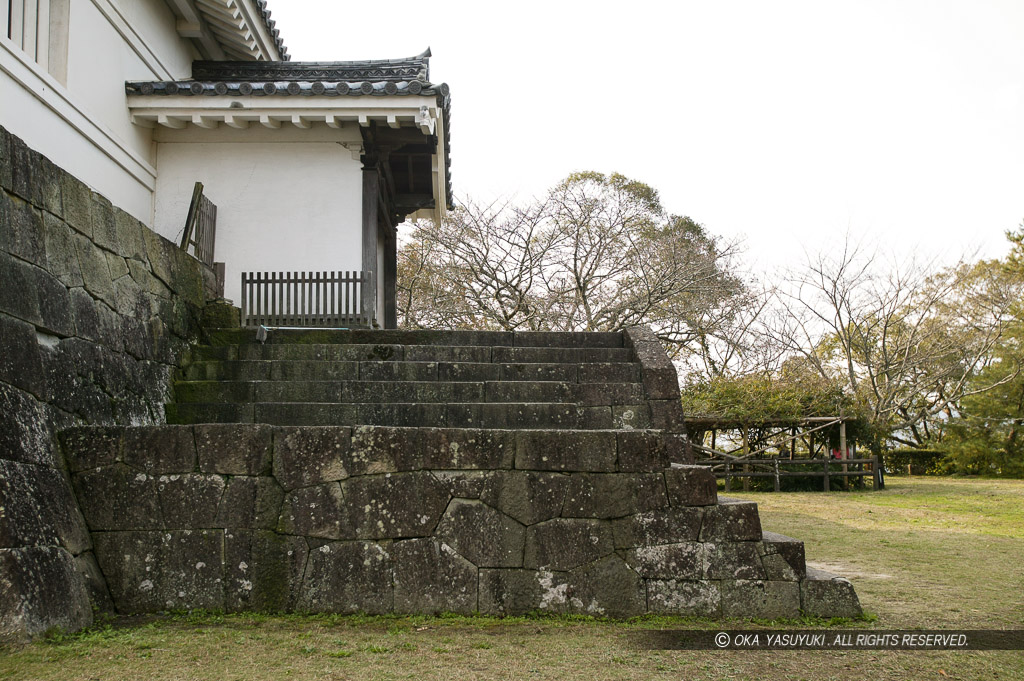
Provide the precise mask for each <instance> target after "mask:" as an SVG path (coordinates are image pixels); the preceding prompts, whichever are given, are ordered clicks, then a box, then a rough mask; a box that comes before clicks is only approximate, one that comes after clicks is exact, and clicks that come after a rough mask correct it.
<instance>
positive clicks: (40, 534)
mask: <svg viewBox="0 0 1024 681" xmlns="http://www.w3.org/2000/svg"><path fill="white" fill-rule="evenodd" d="M47 473H49V474H50V475H53V474H56V471H55V470H54V469H52V468H48V467H44V466H34V465H31V464H23V463H18V462H16V461H7V460H5V459H0V548H20V547H24V546H38V545H55V544H59V543H60V539H59V538H58V536H57V530H56V528H55V527H53V525H52V523H48V522H46V518H45V517H44V515H43V514H44V513H45V512H46V511H48V510H49V508H48V506H47V504H48V500H46V499H45V497H43V496H42V491H43V490H42V489H40V484H39V483H40V478H42V477H43V476H45V475H47Z"/></svg>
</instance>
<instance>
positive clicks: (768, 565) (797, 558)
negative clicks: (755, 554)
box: [761, 532, 807, 580]
mask: <svg viewBox="0 0 1024 681" xmlns="http://www.w3.org/2000/svg"><path fill="white" fill-rule="evenodd" d="M761 541H762V545H761V548H762V551H761V562H762V563H763V564H764V569H765V572H766V573H767V575H768V579H774V580H793V579H797V580H799V579H803V578H804V577H806V576H807V564H806V563H805V561H804V543H803V542H802V541H800V540H799V539H793V538H791V537H786V536H784V535H781V534H776V533H775V532H762V533H761Z"/></svg>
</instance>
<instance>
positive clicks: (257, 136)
mask: <svg viewBox="0 0 1024 681" xmlns="http://www.w3.org/2000/svg"><path fill="white" fill-rule="evenodd" d="M360 139H361V138H360V134H359V130H358V128H357V127H356V126H354V125H353V126H344V127H342V128H341V129H331V128H328V127H327V126H326V125H323V124H316V125H314V126H313V127H311V128H310V129H308V130H302V129H298V128H281V129H279V130H270V129H265V128H261V127H256V126H253V127H251V128H249V129H247V130H235V129H231V128H226V127H223V126H222V127H220V128H217V129H214V130H203V129H199V128H194V127H191V126H190V127H189V128H186V129H183V130H168V129H160V130H159V131H158V132H157V140H158V143H157V169H158V174H157V178H158V179H157V187H156V219H155V225H154V228H155V230H156V231H157V233H159V234H162V235H163V236H165V237H167V238H168V239H171V240H172V241H179V240H180V239H181V233H182V229H183V227H184V223H185V217H186V215H187V214H188V205H189V201H190V200H191V198H192V189H193V186H194V184H195V182H197V181H199V182H202V183H203V185H204V193H205V194H206V196H207V197H209V199H210V200H211V201H213V203H214V204H216V206H217V241H216V245H215V250H214V258H215V259H216V260H218V261H221V262H224V263H225V270H226V271H225V277H226V281H225V290H224V295H225V297H227V298H229V299H231V300H233V301H234V302H235V303H236V304H239V303H240V302H241V300H240V289H241V283H240V281H241V273H242V272H243V271H267V272H270V271H278V272H280V271H305V272H309V271H344V270H361V269H362V219H361V216H362V203H361V201H362V199H361V197H362V170H361V168H362V165H361V164H360V162H359V161H358V160H357V159H356V158H353V152H351V151H350V150H349V149H348V148H347V147H346V146H344V145H346V144H348V145H350V146H352V147H353V148H358V147H357V146H356V145H357V144H358V142H359V140H360ZM357 153H358V152H357Z"/></svg>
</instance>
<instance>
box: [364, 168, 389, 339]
mask: <svg viewBox="0 0 1024 681" xmlns="http://www.w3.org/2000/svg"><path fill="white" fill-rule="evenodd" d="M379 194H380V177H379V176H378V174H377V158H376V156H373V157H370V156H364V157H363V271H365V272H369V273H370V281H369V282H368V283H367V284H364V285H363V287H362V296H361V300H360V303H361V305H362V308H363V310H362V312H363V315H364V316H366V317H368V318H369V319H371V320H372V319H374V318H375V317H376V315H377V277H378V276H379V275H380V273H379V272H377V229H378V226H377V205H378V203H379V196H378V195H379ZM381 321H384V320H381Z"/></svg>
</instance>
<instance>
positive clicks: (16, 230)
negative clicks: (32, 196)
mask: <svg viewBox="0 0 1024 681" xmlns="http://www.w3.org/2000/svg"><path fill="white" fill-rule="evenodd" d="M3 204H5V206H4V211H5V212H6V213H7V215H6V219H4V220H0V229H3V230H4V231H3V232H0V247H3V248H4V249H5V250H6V251H7V252H8V253H10V254H11V255H13V256H15V257H18V258H20V259H22V260H24V261H25V262H29V263H31V264H33V265H37V266H39V267H45V266H46V238H45V231H44V229H43V213H42V211H40V210H39V209H38V208H36V207H35V206H33V205H32V204H31V203H28V202H27V201H22V200H21V199H19V198H17V197H10V198H9V199H4V200H3Z"/></svg>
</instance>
